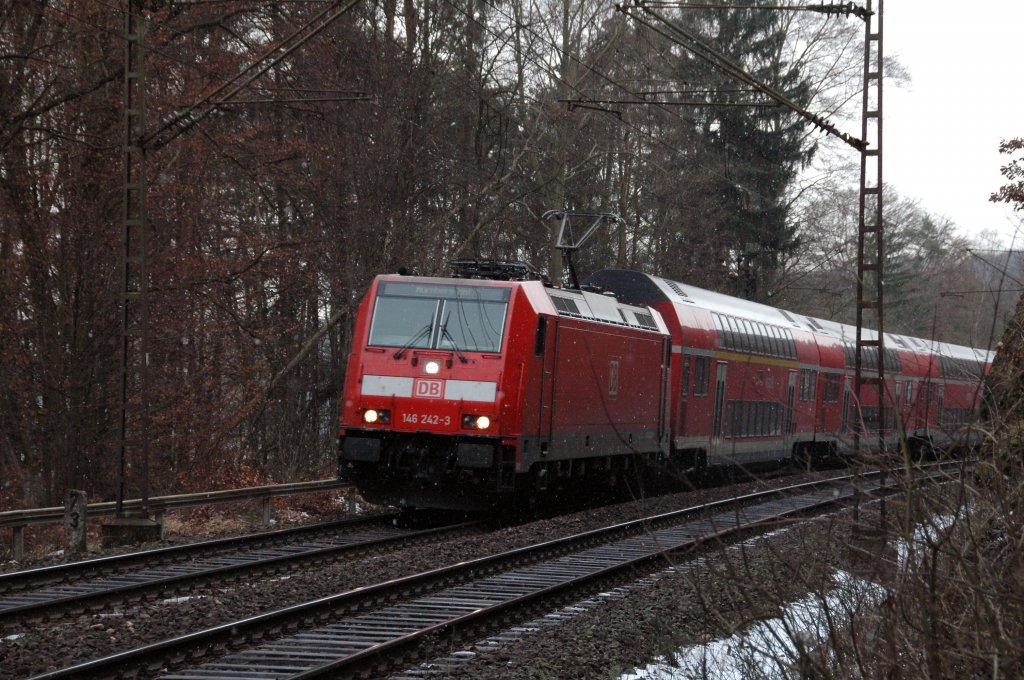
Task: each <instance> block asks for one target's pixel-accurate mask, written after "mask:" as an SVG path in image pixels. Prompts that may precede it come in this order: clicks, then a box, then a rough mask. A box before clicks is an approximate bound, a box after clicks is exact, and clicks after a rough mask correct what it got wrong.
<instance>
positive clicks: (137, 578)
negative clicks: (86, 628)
mask: <svg viewBox="0 0 1024 680" xmlns="http://www.w3.org/2000/svg"><path fill="white" fill-rule="evenodd" d="M478 524H479V522H467V523H462V524H456V525H449V526H444V527H437V528H431V529H421V530H417V531H407V530H399V529H394V528H390V527H386V526H381V529H380V532H379V533H378V534H377V535H375V536H374V535H371V536H367V535H365V533H364V534H356V535H350V537H349V539H348V540H346V539H345V538H344V537H338V538H337V539H335V540H333V541H324V542H321V543H317V544H312V545H304V546H290V547H288V549H283V550H278V551H267V550H258V551H253V552H248V553H239V554H235V555H227V556H226V555H220V556H217V557H211V558H208V559H205V560H202V561H197V562H193V563H189V564H179V565H175V566H172V567H167V566H165V567H162V568H154V569H149V570H146V571H143V572H139V573H136V574H127V575H119V576H117V577H115V578H111V579H106V580H102V581H98V582H89V583H82V584H79V585H77V586H69V587H68V588H66V589H63V590H61V589H54V590H53V591H38V592H36V593H27V594H26V595H25V596H24V597H12V598H6V599H5V600H0V630H3V629H11V628H15V627H19V626H23V625H24V624H25V623H26V622H29V621H33V622H34V621H45V620H49V619H54V618H59V617H63V616H67V615H69V614H79V613H87V612H94V611H102V610H103V609H106V608H109V607H110V606H112V605H115V604H123V603H124V602H136V601H141V600H145V599H155V598H157V597H169V596H174V595H179V594H181V593H184V592H189V591H193V590H195V589H196V588H199V587H201V586H203V585H206V584H209V583H216V582H223V581H234V580H238V579H240V578H243V577H249V576H253V575H257V574H273V573H280V572H284V571H291V570H295V569H296V568H299V567H307V566H310V565H314V564H323V563H326V562H330V561H334V560H336V559H339V558H341V557H348V556H354V555H357V554H363V553H366V552H370V551H373V550H377V549H381V548H384V547H387V546H390V545H392V544H395V543H400V542H413V541H422V540H428V539H432V538H434V537H436V536H439V535H442V534H445V533H451V532H453V531H462V530H467V529H469V528H471V527H474V526H477V525H478ZM268 552H269V553H270V554H269V555H268ZM4 605H7V606H6V607H5V606H4Z"/></svg>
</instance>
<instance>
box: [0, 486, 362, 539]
mask: <svg viewBox="0 0 1024 680" xmlns="http://www.w3.org/2000/svg"><path fill="white" fill-rule="evenodd" d="M348 486H351V485H350V484H348V483H347V482H342V481H339V480H337V479H320V480H315V481H312V482H291V483H288V484H271V485H268V486H251V487H247V488H243V489H222V490H220V491H201V492H198V493H188V494H179V495H175V496H154V497H153V498H150V499H149V510H150V512H166V511H168V510H174V509H178V508H190V507H195V506H197V505H208V504H214V503H233V502H236V501H245V500H256V499H263V498H272V497H276V496H294V495H298V494H306V493H319V492H321V491H332V490H334V489H344V488H346V487H348ZM141 507H142V500H141V499H138V498H133V499H126V500H125V501H124V508H125V509H126V510H138V509H141ZM116 510H117V503H116V502H115V501H105V502H102V503H89V504H88V505H87V506H86V513H87V514H86V516H87V517H88V518H90V519H91V518H95V517H102V516H104V515H112V514H114V512H116ZM62 521H64V507H63V506H53V507H46V508H29V509H25V510H5V511H4V512H0V528H7V527H19V526H25V525H28V524H49V523H54V522H62Z"/></svg>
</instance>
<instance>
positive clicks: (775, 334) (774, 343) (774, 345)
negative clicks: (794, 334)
mask: <svg viewBox="0 0 1024 680" xmlns="http://www.w3.org/2000/svg"><path fill="white" fill-rule="evenodd" d="M768 330H769V332H771V353H772V354H774V355H775V356H781V355H782V343H781V342H780V340H779V328H778V327H776V326H769V327H768Z"/></svg>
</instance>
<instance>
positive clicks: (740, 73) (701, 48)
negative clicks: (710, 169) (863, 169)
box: [615, 3, 867, 151]
mask: <svg viewBox="0 0 1024 680" xmlns="http://www.w3.org/2000/svg"><path fill="white" fill-rule="evenodd" d="M637 6H638V7H639V8H640V9H642V10H644V11H645V12H646V13H647V14H650V15H651V16H653V17H654V18H656V19H657V20H658V21H660V22H661V23H663V24H664V25H665V26H667V27H668V28H669V29H671V31H672V32H674V33H675V34H677V36H679V37H675V36H672V35H670V34H669V33H667V32H665V31H663V30H661V29H659V28H658V27H657V26H655V25H654V24H652V23H651V22H649V21H647V20H645V19H644V18H643V17H640V16H638V15H637V14H635V13H634V12H631V11H630V9H629V8H628V7H627V6H626V5H624V4H616V5H615V8H616V9H617V10H618V11H619V12H622V13H623V14H625V15H626V16H628V17H630V18H632V19H633V20H634V21H636V22H637V23H639V24H642V25H643V26H646V27H647V28H649V29H650V30H652V31H654V32H655V33H657V34H658V35H661V36H662V37H664V38H665V39H667V40H671V41H672V42H674V43H675V44H677V45H679V46H680V47H683V48H685V49H687V50H689V51H690V52H692V53H693V54H694V55H696V56H698V57H700V58H701V59H703V60H704V61H706V62H708V63H709V64H711V65H712V66H715V67H717V68H718V69H720V70H722V71H724V72H725V73H726V74H728V75H730V76H732V77H733V78H735V79H737V80H739V81H741V82H743V83H746V84H748V85H750V86H751V87H754V88H756V89H757V90H759V91H760V92H763V93H764V94H766V95H768V96H769V97H771V98H772V99H774V100H776V101H777V102H779V103H780V104H782V105H783V106H785V107H786V108H788V109H790V110H791V111H793V112H794V113H796V114H797V115H799V116H800V117H801V118H803V119H805V120H807V121H808V122H810V123H811V124H813V125H814V126H816V127H817V128H819V129H821V130H823V131H824V132H826V133H828V134H831V135H834V136H835V137H838V138H839V139H841V140H842V141H844V142H846V143H847V144H849V145H850V146H852V147H853V148H855V149H857V150H858V151H863V150H864V149H865V148H867V142H865V141H864V140H862V139H860V138H858V137H854V136H853V135H850V134H848V133H845V132H841V131H840V130H839V129H838V128H837V127H836V126H835V125H834V124H833V123H831V122H829V121H828V120H827V119H825V118H823V117H822V116H819V115H817V114H815V113H812V112H810V111H808V110H807V109H805V108H803V107H802V106H800V105H799V104H797V103H796V102H794V101H793V100H791V99H790V98H789V97H787V96H786V95H785V94H783V93H781V92H779V91H778V90H776V89H775V88H773V87H772V86H770V85H768V84H767V83H765V82H762V81H761V80H759V79H757V78H755V77H754V76H752V75H751V74H749V73H747V71H746V70H745V69H743V68H742V67H741V66H739V65H738V64H736V63H735V62H733V61H732V60H731V59H730V58H729V57H727V56H726V55H725V54H723V53H722V52H719V51H718V50H716V49H715V48H713V47H711V46H710V45H708V44H706V43H704V42H703V41H702V40H701V39H700V38H699V37H698V36H696V35H695V34H693V33H692V32H690V31H688V30H686V29H685V28H683V27H681V26H679V25H677V24H676V23H674V22H672V21H669V20H668V19H667V18H666V17H664V16H662V15H661V14H658V13H657V12H655V11H654V10H653V9H650V8H649V7H648V6H647V5H645V4H643V3H638V5H637ZM680 38H682V39H681V40H680Z"/></svg>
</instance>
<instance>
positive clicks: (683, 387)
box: [679, 354, 690, 397]
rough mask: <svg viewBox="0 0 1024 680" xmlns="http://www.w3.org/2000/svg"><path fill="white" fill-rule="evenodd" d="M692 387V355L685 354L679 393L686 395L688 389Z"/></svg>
mask: <svg viewBox="0 0 1024 680" xmlns="http://www.w3.org/2000/svg"><path fill="white" fill-rule="evenodd" d="M689 389H690V355H689V354H684V355H683V377H682V380H680V381H679V394H681V395H683V396H684V397H685V396H686V393H687V391H688V390H689Z"/></svg>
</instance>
